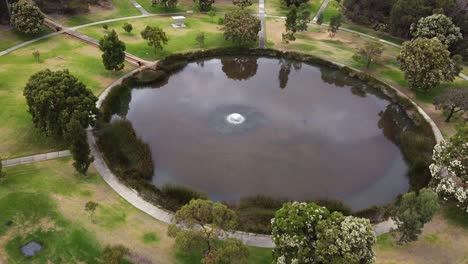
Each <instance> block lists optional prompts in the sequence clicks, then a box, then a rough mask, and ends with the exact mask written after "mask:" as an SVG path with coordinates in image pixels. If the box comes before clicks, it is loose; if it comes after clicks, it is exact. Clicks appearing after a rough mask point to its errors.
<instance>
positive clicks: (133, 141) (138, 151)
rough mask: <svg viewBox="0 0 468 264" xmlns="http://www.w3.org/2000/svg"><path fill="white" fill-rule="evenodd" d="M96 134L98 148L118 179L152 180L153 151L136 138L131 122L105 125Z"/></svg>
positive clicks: (121, 121) (122, 121) (124, 121)
mask: <svg viewBox="0 0 468 264" xmlns="http://www.w3.org/2000/svg"><path fill="white" fill-rule="evenodd" d="M96 133H97V134H98V141H97V143H98V146H99V148H100V149H101V151H102V152H103V153H104V154H105V157H106V159H107V161H108V163H109V164H110V167H111V168H113V170H114V172H115V173H116V174H117V176H118V177H120V178H134V179H145V180H149V179H151V178H152V176H153V160H152V157H151V150H150V148H149V146H148V145H147V144H146V143H144V142H143V141H142V140H141V139H139V138H138V137H137V136H136V134H135V131H134V130H133V127H132V124H131V123H130V122H129V121H126V120H119V121H115V122H112V123H110V124H104V125H103V126H102V128H100V129H99V130H98V131H97V132H96Z"/></svg>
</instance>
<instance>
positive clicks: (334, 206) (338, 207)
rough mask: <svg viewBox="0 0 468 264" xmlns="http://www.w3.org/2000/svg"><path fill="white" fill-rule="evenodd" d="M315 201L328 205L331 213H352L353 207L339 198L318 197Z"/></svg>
mask: <svg viewBox="0 0 468 264" xmlns="http://www.w3.org/2000/svg"><path fill="white" fill-rule="evenodd" d="M314 203H316V204H317V205H320V206H323V207H326V208H327V209H328V211H330V213H333V212H340V213H342V214H343V215H345V216H347V215H351V214H352V210H351V208H349V206H347V205H345V204H344V203H343V202H342V201H339V200H332V199H318V200H315V201H314Z"/></svg>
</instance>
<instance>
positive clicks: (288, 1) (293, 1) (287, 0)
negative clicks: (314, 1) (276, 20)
mask: <svg viewBox="0 0 468 264" xmlns="http://www.w3.org/2000/svg"><path fill="white" fill-rule="evenodd" d="M308 2H309V0H281V3H282V4H283V5H285V6H287V7H292V6H295V7H299V6H300V5H302V4H307V3H308Z"/></svg>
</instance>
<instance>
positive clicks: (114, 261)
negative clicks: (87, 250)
mask: <svg viewBox="0 0 468 264" xmlns="http://www.w3.org/2000/svg"><path fill="white" fill-rule="evenodd" d="M128 254H130V250H129V249H128V248H127V247H125V246H123V245H116V246H106V247H105V248H104V250H103V251H102V254H101V261H102V263H106V264H120V263H122V261H123V260H124V259H125V257H126V256H127V255H128Z"/></svg>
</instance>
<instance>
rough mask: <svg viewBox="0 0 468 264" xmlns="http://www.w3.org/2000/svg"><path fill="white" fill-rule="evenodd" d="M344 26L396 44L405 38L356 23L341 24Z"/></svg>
mask: <svg viewBox="0 0 468 264" xmlns="http://www.w3.org/2000/svg"><path fill="white" fill-rule="evenodd" d="M343 27H344V28H348V29H351V30H354V31H357V32H361V33H364V34H367V35H371V36H373V37H377V38H381V39H384V40H386V41H389V42H393V43H395V44H398V45H402V44H403V42H404V41H405V40H403V39H400V38H397V37H394V36H392V35H390V34H386V33H383V32H379V31H375V30H373V29H370V28H367V27H364V26H361V25H356V24H351V23H346V24H344V25H343Z"/></svg>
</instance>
